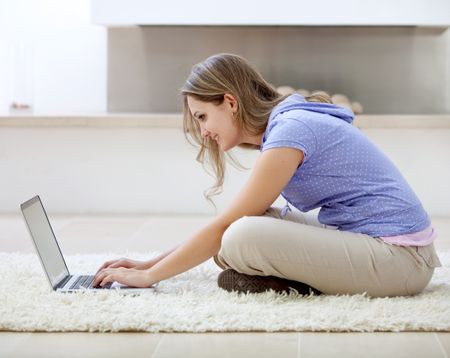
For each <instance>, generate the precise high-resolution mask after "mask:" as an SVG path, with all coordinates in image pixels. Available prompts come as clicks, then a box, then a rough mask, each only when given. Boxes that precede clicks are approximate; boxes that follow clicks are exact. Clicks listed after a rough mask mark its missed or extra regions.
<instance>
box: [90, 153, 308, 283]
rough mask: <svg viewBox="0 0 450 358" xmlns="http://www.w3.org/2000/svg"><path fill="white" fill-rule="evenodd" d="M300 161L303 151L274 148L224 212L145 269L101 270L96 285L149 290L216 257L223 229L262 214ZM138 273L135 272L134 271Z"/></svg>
mask: <svg viewBox="0 0 450 358" xmlns="http://www.w3.org/2000/svg"><path fill="white" fill-rule="evenodd" d="M302 161H303V152H302V151H300V150H298V149H293V148H274V149H269V150H267V151H265V152H263V153H262V154H261V156H260V157H259V158H258V160H257V162H256V164H255V167H254V169H253V171H252V174H251V175H250V178H249V180H248V181H247V183H246V184H245V186H244V187H243V188H242V190H241V191H240V192H239V194H238V195H237V197H236V198H235V199H234V200H233V202H232V203H231V205H230V206H229V207H228V208H227V210H225V212H224V213H223V214H221V215H219V216H218V217H217V218H215V219H213V220H212V221H211V222H210V223H209V224H208V225H206V226H205V227H204V228H203V229H201V230H200V231H199V232H197V233H196V234H195V235H194V236H193V237H192V238H191V239H189V240H187V241H186V242H184V243H183V244H181V245H180V246H179V247H178V248H176V249H175V250H174V251H173V252H171V253H170V254H169V255H167V256H166V257H164V258H163V259H161V261H159V262H158V263H157V264H155V265H154V266H153V267H151V268H150V269H148V270H134V271H133V269H104V270H102V271H101V272H100V273H99V274H97V277H96V280H95V281H94V282H95V283H96V284H99V283H101V284H102V285H104V284H106V283H107V282H111V281H114V280H115V281H118V282H120V283H123V284H126V285H130V286H135V287H149V286H151V285H153V284H155V283H157V282H159V281H162V280H165V279H167V278H169V277H173V276H175V275H178V274H180V273H182V272H185V271H187V270H189V269H191V268H193V267H195V266H197V265H199V264H201V263H202V262H204V261H206V260H208V259H209V258H210V257H212V256H214V255H216V254H217V253H218V252H219V250H220V246H221V242H222V236H223V233H224V232H225V230H226V229H227V228H228V227H229V226H230V225H231V224H232V223H233V222H234V221H236V220H238V219H239V218H241V217H243V216H255V215H262V214H264V212H265V211H266V210H267V208H269V207H270V205H271V204H272V203H273V202H274V201H275V200H276V198H277V197H278V196H279V195H280V193H281V191H282V190H283V188H284V187H285V186H286V185H287V184H288V183H289V181H290V179H291V178H292V176H293V175H294V173H295V172H296V170H297V168H298V167H299V165H300V164H301V163H302ZM137 271H139V272H137Z"/></svg>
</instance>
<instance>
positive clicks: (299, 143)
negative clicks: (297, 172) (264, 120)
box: [261, 116, 317, 159]
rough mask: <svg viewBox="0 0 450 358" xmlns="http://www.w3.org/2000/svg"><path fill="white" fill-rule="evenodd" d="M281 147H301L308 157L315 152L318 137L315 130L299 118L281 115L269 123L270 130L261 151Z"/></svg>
mask: <svg viewBox="0 0 450 358" xmlns="http://www.w3.org/2000/svg"><path fill="white" fill-rule="evenodd" d="M280 147H289V148H296V149H300V150H301V151H302V152H303V154H304V156H305V159H306V158H309V157H310V156H311V155H313V154H314V152H315V150H316V147H317V138H316V136H315V134H314V132H313V130H312V129H311V128H310V127H309V126H308V125H307V124H306V123H304V122H303V121H301V120H299V119H298V118H289V117H287V118H286V117H283V116H279V117H278V118H274V119H273V120H272V121H271V122H270V123H269V130H268V133H267V135H266V139H265V141H264V143H263V145H262V148H261V152H263V151H265V150H267V149H270V148H280Z"/></svg>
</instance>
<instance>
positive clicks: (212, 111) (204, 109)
mask: <svg viewBox="0 0 450 358" xmlns="http://www.w3.org/2000/svg"><path fill="white" fill-rule="evenodd" d="M187 102H188V106H189V110H190V111H191V114H192V116H193V117H194V118H195V120H196V121H198V123H199V125H200V128H201V134H202V137H203V138H206V137H209V138H210V139H211V140H215V141H217V144H218V145H219V147H220V148H221V149H222V150H223V151H224V152H226V151H228V150H229V149H231V148H233V147H235V146H237V145H238V144H240V142H241V134H240V132H241V131H240V130H239V127H238V125H237V122H236V121H235V120H234V117H233V114H234V113H235V112H236V110H237V102H236V100H235V99H234V97H233V96H232V95H230V94H225V95H224V100H223V102H222V104H220V105H216V104H213V103H211V102H202V101H199V100H197V99H195V98H193V97H191V96H188V97H187Z"/></svg>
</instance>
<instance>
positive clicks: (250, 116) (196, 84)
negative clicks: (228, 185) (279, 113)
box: [181, 53, 332, 206]
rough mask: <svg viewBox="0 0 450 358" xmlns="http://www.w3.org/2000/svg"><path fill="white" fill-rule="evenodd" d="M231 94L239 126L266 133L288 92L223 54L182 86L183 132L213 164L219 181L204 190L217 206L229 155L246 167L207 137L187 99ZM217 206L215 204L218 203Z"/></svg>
mask: <svg viewBox="0 0 450 358" xmlns="http://www.w3.org/2000/svg"><path fill="white" fill-rule="evenodd" d="M226 93H228V94H231V95H232V96H233V97H234V98H235V99H236V101H237V112H236V114H235V120H236V121H237V125H238V126H239V128H241V129H242V130H244V131H245V133H247V134H248V135H259V134H262V133H264V132H265V130H266V127H267V122H268V120H269V115H270V113H271V112H272V110H273V108H274V107H275V106H276V105H277V104H278V103H280V102H281V101H283V100H284V99H285V98H286V97H288V95H281V94H280V93H278V92H277V91H276V89H275V88H274V87H273V86H272V85H271V84H269V83H268V82H267V81H266V80H264V78H263V77H262V76H261V75H260V74H259V73H258V72H257V71H256V70H255V69H254V68H253V67H252V66H251V65H250V64H249V63H248V62H247V61H246V60H245V59H244V58H242V57H240V56H238V55H233V54H228V53H221V54H217V55H213V56H211V57H208V58H207V59H206V60H204V61H202V62H200V63H198V64H196V65H194V67H193V68H192V70H191V73H190V74H189V76H188V78H187V80H186V82H185V84H184V85H183V87H182V88H181V95H182V97H183V131H184V135H185V137H186V139H187V141H188V142H189V143H190V144H192V145H194V146H195V147H198V146H200V149H199V152H198V154H197V157H196V160H197V161H198V162H200V163H202V165H203V168H205V169H206V171H207V172H208V169H207V168H206V166H205V164H209V165H210V167H211V168H212V169H213V171H214V173H213V175H214V176H215V179H216V182H215V183H214V185H213V186H212V187H211V188H209V189H208V190H205V191H204V195H205V198H206V199H207V200H208V201H209V202H210V203H211V204H213V205H214V202H213V201H212V199H211V197H212V196H213V195H217V194H220V193H221V192H222V187H223V183H224V179H225V162H226V161H225V159H226V157H225V155H224V154H226V156H227V157H228V159H229V160H230V161H231V164H232V165H233V166H234V167H236V168H240V169H242V168H244V167H243V166H242V165H241V164H240V163H239V162H238V161H237V160H236V159H235V158H234V157H233V156H232V155H231V154H230V153H228V152H226V153H224V152H223V151H222V150H221V149H220V147H219V146H218V144H217V142H215V141H213V140H211V139H210V138H209V137H207V138H203V137H202V133H201V129H200V125H199V123H198V122H197V121H196V120H195V119H194V118H193V116H192V113H191V112H190V110H189V106H188V102H187V98H188V96H191V97H193V98H195V99H196V100H199V101H203V102H211V103H213V104H215V105H220V104H222V102H223V100H224V95H225V94H226ZM306 100H307V101H308V102H325V103H332V102H331V98H330V97H329V96H328V94H326V93H325V92H320V93H314V94H312V95H311V96H309V97H306ZM238 147H241V148H252V149H259V146H255V145H252V144H240V145H238ZM214 206H215V205H214Z"/></svg>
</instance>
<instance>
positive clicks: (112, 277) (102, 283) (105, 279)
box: [100, 274, 115, 287]
mask: <svg viewBox="0 0 450 358" xmlns="http://www.w3.org/2000/svg"><path fill="white" fill-rule="evenodd" d="M114 281H115V279H114V274H111V275H108V276H106V277H105V278H104V279H103V280H102V282H100V286H102V287H103V286H104V285H106V284H107V283H108V282H114Z"/></svg>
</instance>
